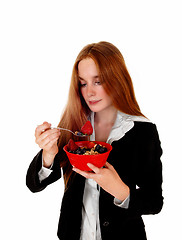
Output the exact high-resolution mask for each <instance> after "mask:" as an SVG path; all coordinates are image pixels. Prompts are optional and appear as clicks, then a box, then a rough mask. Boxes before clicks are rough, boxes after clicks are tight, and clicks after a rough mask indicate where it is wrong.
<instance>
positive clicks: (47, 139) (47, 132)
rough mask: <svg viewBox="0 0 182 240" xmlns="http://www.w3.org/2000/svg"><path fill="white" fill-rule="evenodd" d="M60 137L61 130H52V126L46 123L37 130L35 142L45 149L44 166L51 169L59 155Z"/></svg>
mask: <svg viewBox="0 0 182 240" xmlns="http://www.w3.org/2000/svg"><path fill="white" fill-rule="evenodd" d="M59 136H60V130H59V129H56V128H54V129H51V124H50V123H48V122H44V123H43V124H41V125H39V126H37V128H36V129H35V142H36V143H37V144H38V145H39V147H40V148H42V149H43V165H44V167H47V168H48V167H50V166H51V165H52V163H53V161H54V157H55V155H56V154H57V153H58V146H57V141H58V139H59Z"/></svg>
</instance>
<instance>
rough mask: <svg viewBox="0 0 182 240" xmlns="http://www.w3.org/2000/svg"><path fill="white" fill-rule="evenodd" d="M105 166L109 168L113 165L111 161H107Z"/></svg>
mask: <svg viewBox="0 0 182 240" xmlns="http://www.w3.org/2000/svg"><path fill="white" fill-rule="evenodd" d="M104 166H105V167H107V168H111V167H112V165H111V164H110V163H108V162H106V163H105V165H104Z"/></svg>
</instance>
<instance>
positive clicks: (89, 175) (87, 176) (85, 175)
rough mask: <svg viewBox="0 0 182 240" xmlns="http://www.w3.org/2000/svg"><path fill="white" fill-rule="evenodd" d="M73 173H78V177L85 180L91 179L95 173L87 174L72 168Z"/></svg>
mask: <svg viewBox="0 0 182 240" xmlns="http://www.w3.org/2000/svg"><path fill="white" fill-rule="evenodd" d="M72 170H73V171H75V172H76V173H79V174H80V175H82V176H83V177H85V178H93V175H95V173H90V172H87V171H82V170H80V169H78V168H76V167H73V168H72Z"/></svg>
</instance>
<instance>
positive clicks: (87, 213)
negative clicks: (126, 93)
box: [38, 111, 150, 240]
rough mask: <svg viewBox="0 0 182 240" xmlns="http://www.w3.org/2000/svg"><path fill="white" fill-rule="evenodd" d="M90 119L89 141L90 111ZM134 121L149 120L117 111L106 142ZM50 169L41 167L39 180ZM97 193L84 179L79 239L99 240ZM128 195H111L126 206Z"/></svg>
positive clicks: (120, 136) (119, 134)
mask: <svg viewBox="0 0 182 240" xmlns="http://www.w3.org/2000/svg"><path fill="white" fill-rule="evenodd" d="M90 121H91V124H92V127H93V134H92V135H91V137H90V140H91V141H94V140H95V130H94V113H93V112H92V113H91V117H90ZM134 121H139V122H150V121H149V120H148V119H147V118H145V117H142V116H133V115H128V114H125V113H122V112H120V111H118V113H117V117H116V121H115V123H114V126H113V127H112V129H111V132H110V135H109V137H108V139H107V143H109V144H112V142H113V141H117V140H119V139H120V138H122V137H123V136H124V135H125V134H126V133H127V132H128V131H129V130H130V129H132V128H133V126H134ZM51 172H52V170H51V169H48V168H45V167H43V165H42V168H41V169H40V171H39V173H38V175H39V180H40V182H41V181H42V180H44V179H45V178H47V177H48V176H49V175H50V174H51ZM99 195H100V187H99V185H98V184H97V183H96V182H95V181H94V180H93V179H86V180H85V188H84V195H83V207H82V226H81V235H80V240H101V239H102V238H101V232H100V223H99ZM129 200H130V196H128V197H127V198H126V199H125V200H124V201H123V202H121V201H120V200H118V199H116V198H114V197H113V204H115V205H116V206H118V207H122V208H128V205H129Z"/></svg>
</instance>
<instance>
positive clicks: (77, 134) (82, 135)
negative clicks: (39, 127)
mask: <svg viewBox="0 0 182 240" xmlns="http://www.w3.org/2000/svg"><path fill="white" fill-rule="evenodd" d="M51 128H52V129H55V128H56V129H60V130H64V131H68V132H70V133H72V134H73V135H75V136H77V137H86V136H87V135H85V134H83V133H81V132H78V131H76V132H73V131H71V130H69V129H66V128H60V127H51Z"/></svg>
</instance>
